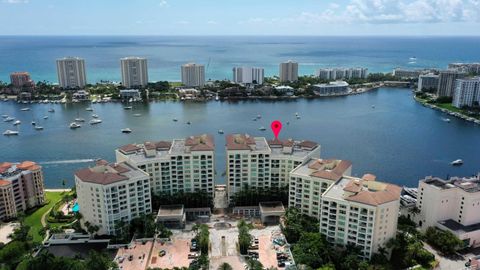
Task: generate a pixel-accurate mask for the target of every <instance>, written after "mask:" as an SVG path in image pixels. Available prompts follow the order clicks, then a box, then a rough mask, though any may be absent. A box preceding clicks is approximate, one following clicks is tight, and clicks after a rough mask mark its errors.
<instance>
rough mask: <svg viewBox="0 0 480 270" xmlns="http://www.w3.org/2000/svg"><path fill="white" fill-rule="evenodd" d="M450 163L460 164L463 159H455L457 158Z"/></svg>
mask: <svg viewBox="0 0 480 270" xmlns="http://www.w3.org/2000/svg"><path fill="white" fill-rule="evenodd" d="M450 164H452V165H453V166H460V165H462V164H463V160H461V159H457V160H454V161H452V162H451V163H450Z"/></svg>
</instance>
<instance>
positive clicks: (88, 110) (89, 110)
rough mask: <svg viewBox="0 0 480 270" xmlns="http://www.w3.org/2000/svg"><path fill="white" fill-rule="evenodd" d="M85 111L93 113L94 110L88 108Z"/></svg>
mask: <svg viewBox="0 0 480 270" xmlns="http://www.w3.org/2000/svg"><path fill="white" fill-rule="evenodd" d="M85 111H87V112H93V109H92V108H90V107H88V108H86V109H85Z"/></svg>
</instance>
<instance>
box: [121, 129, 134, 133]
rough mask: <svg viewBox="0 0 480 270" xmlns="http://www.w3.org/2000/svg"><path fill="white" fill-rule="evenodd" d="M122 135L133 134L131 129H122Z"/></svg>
mask: <svg viewBox="0 0 480 270" xmlns="http://www.w3.org/2000/svg"><path fill="white" fill-rule="evenodd" d="M122 133H132V130H131V129H129V128H122Z"/></svg>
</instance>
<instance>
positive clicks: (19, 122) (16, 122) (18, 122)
mask: <svg viewBox="0 0 480 270" xmlns="http://www.w3.org/2000/svg"><path fill="white" fill-rule="evenodd" d="M21 123H22V122H21V121H20V120H17V121H15V122H13V125H14V126H18V125H20V124H21Z"/></svg>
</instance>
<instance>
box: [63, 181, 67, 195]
mask: <svg viewBox="0 0 480 270" xmlns="http://www.w3.org/2000/svg"><path fill="white" fill-rule="evenodd" d="M66 185H67V180H65V179H63V180H62V187H63V189H65V186H66ZM64 192H65V191H64Z"/></svg>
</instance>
